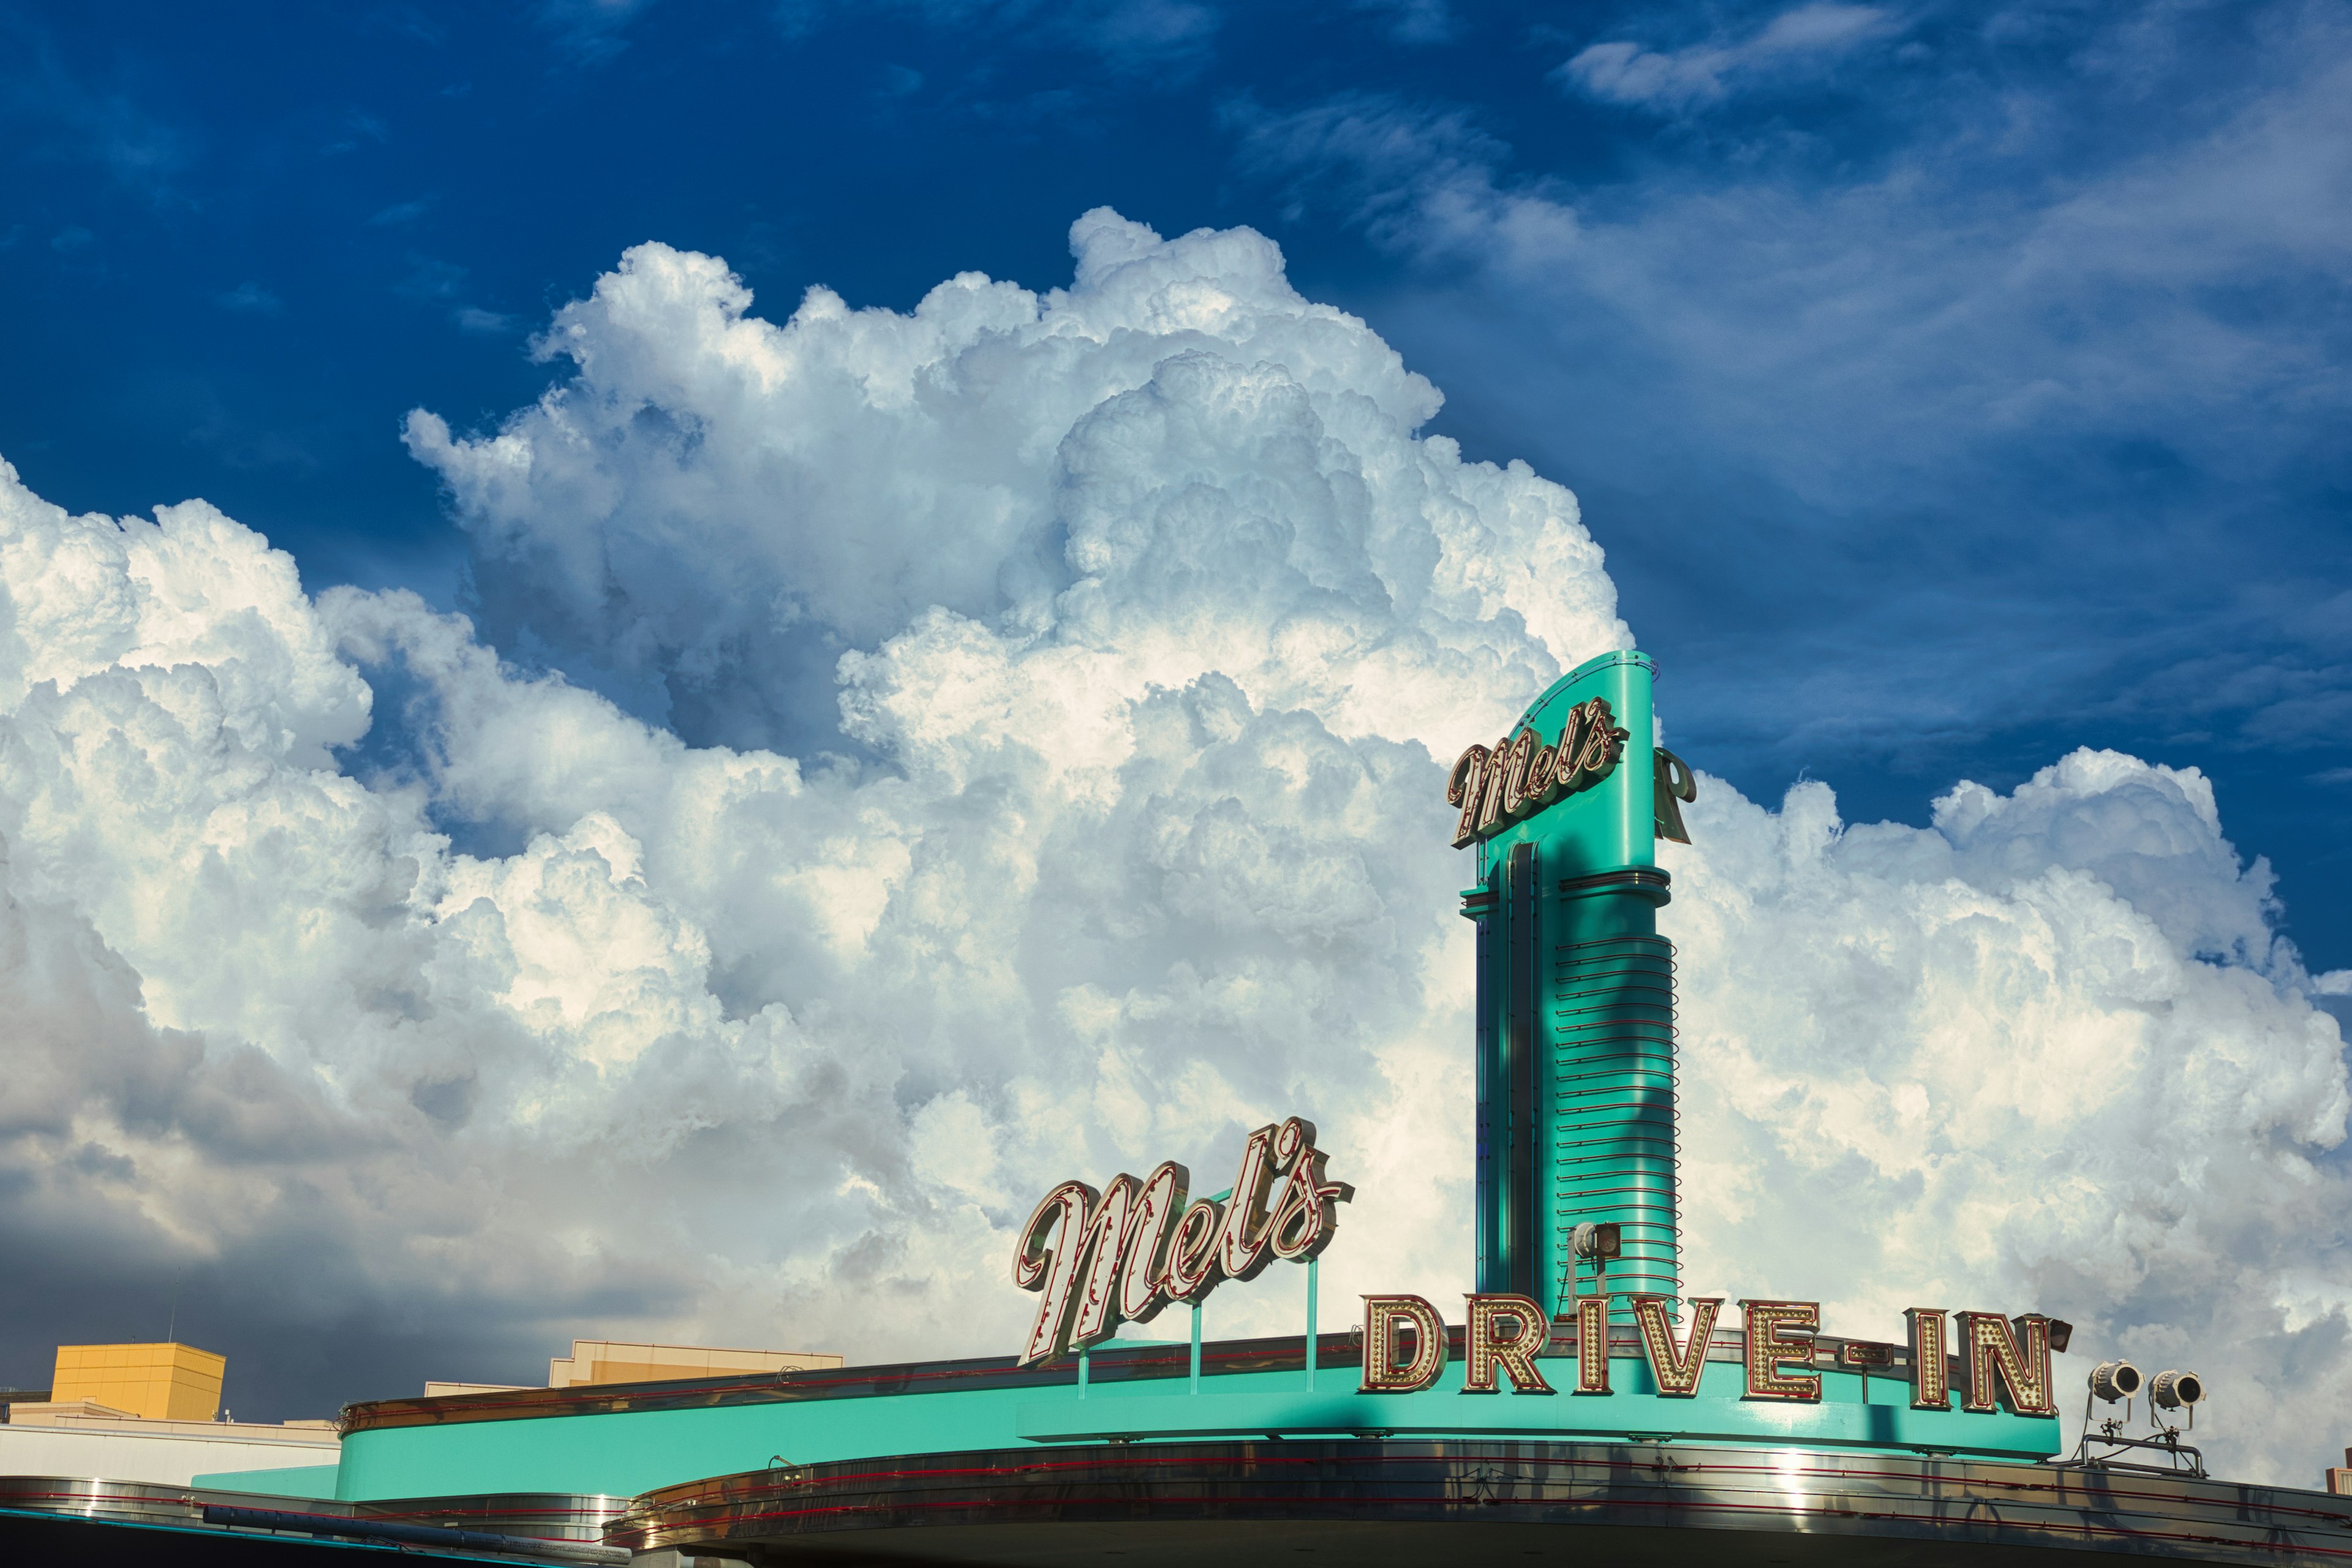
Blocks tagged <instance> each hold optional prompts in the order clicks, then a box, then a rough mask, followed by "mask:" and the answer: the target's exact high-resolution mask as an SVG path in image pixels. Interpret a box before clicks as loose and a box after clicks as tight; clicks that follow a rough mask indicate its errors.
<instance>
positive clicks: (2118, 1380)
mask: <svg viewBox="0 0 2352 1568" xmlns="http://www.w3.org/2000/svg"><path fill="white" fill-rule="evenodd" d="M2141 1382H2142V1379H2141V1377H2140V1375H2139V1368H2137V1367H2136V1366H2134V1365H2132V1363H2129V1362H2127V1361H2103V1362H2101V1363H2099V1364H2098V1365H2097V1366H2095V1367H2094V1368H2092V1369H2091V1392H2092V1393H2093V1394H2096V1395H2097V1396H2098V1397H2100V1398H2101V1399H2104V1400H2105V1401H2106V1402H2107V1403H2108V1404H2110V1405H2113V1404H2114V1403H2115V1402H2116V1400H2118V1399H2129V1398H2130V1397H2131V1396H2132V1395H2133V1394H2137V1393H2138V1392H2139V1388H2140V1384H2141Z"/></svg>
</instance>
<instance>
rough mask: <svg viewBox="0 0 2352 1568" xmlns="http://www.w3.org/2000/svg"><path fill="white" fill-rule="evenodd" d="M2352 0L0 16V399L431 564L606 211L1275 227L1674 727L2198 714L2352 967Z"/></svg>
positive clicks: (2238, 833)
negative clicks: (1542, 477) (1552, 507)
mask: <svg viewBox="0 0 2352 1568" xmlns="http://www.w3.org/2000/svg"><path fill="white" fill-rule="evenodd" d="M2347 40H2352V19H2347V13H2346V12H2345V10H2344V9H2343V8H2342V7H2341V6H2331V5H2220V6H2181V7H2147V8H2140V7H2122V6H2111V5H2047V6H2042V5H2013V6H1943V5H1927V6H1916V7H1903V6H1848V5H1799V6H1794V7H1790V6H1787V5H1745V6H1743V5H1714V6H1706V7H1681V8H1664V9H1660V8H1651V7H1643V6H1588V7H1575V8H1560V9H1557V10H1548V9H1545V8H1541V7H1527V6H1496V5H1448V4H1444V3H1443V0H1430V3H1426V4H1400V5H1382V4H1359V5H1353V6H1348V5H1324V6H1285V5H1255V6H1246V7H1233V8H1226V7H1220V6H1217V5H1210V4H1195V3H1192V0H1138V3H1133V4H1108V5H1055V6H1043V5H1038V6H1030V5H979V4H972V5H957V4H947V3H939V4H929V5H918V4H909V5H898V6H883V5H868V6H856V7H851V6H828V5H765V6H752V5H715V4H682V3H678V0H668V3H660V4H642V5H623V4H611V5H596V4H580V5H559V4H548V5H540V6H535V7H533V6H521V7H478V6H457V5H429V4H428V5H383V6H376V7H366V6H352V7H325V8H312V9H310V10H307V11H301V10H298V11H294V12H289V11H288V10H286V8H284V7H278V6H235V5H228V6H215V7H206V8H202V9H200V10H196V11H191V10H188V9H186V8H182V7H169V6H148V5H110V6H90V7H84V6H39V7H26V6H23V5H13V6H9V7H7V8H5V9H0V42H5V47H0V60H5V64H0V126H5V147H6V149H7V151H6V154H5V164H0V168H5V176H0V178H5V187H0V189H5V213H0V280H5V290H6V293H5V299H6V305H5V312H0V331H4V332H5V339H0V341H5V344H6V357H7V360H8V362H9V365H10V371H11V373H10V374H8V375H7V377H6V378H5V384H0V452H5V454H6V456H7V457H8V458H10V459H11V460H13V461H14V462H16V464H17V465H18V466H19V468H20V469H21V470H22V471H23V473H24V474H25V476H26V480H27V482H28V483H29V484H31V485H32V486H33V488H34V489H37V490H38V491H40V492H41V493H44V494H47V495H48V496H50V497H51V498H53V499H55V500H59V501H60V502H62V503H64V504H66V505H68V506H69V507H71V508H74V509H76V510H81V509H92V508H95V509H104V510H113V511H117V512H122V511H137V510H144V509H145V508H147V507H149V506H151V505H152V504H154V503H156V502H157V501H159V500H177V499H180V498H183V497H185V496H190V495H200V496H203V497H205V498H206V499H208V500H213V501H214V502H215V503H216V504H218V505H220V506H222V507H223V508H224V509H225V510H228V511H229V512H230V513H231V514H232V515H235V516H236V517H238V518H240V519H241V520H244V521H247V522H249V523H250V524H252V525H253V526H255V527H257V528H259V529H261V530H263V531H265V532H267V533H268V536H269V537H270V538H271V539H272V540H273V541H274V542H278V543H279V544H281V545H284V546H286V547H288V548H289V549H291V550H292V551H293V552H295V554H296V556H297V558H298V559H299V562H300V563H301V566H302V571H303V574H304V578H305V581H306V583H307V584H310V585H311V586H313V587H318V586H323V585H325V584H332V583H336V582H355V583H360V584H367V585H383V584H406V585H409V586H412V587H415V588H416V589H417V590H419V591H420V592H422V593H424V594H425V595H426V596H427V597H428V598H430V599H433V600H434V601H435V602H436V603H441V604H445V605H453V604H457V603H461V602H463V600H464V597H465V593H466V590H465V587H464V583H465V578H466V565H465V542H464V539H463V537H462V535H461V534H460V533H459V532H458V531H457V530H456V529H454V528H453V527H452V526H450V524H449V523H448V522H447V521H446V519H445V516H444V513H443V509H442V506H441V504H440V501H439V500H438V498H437V496H436V479H435V476H434V475H432V474H431V473H429V472H428V471H426V470H425V468H421V467H419V466H418V465H417V464H415V463H414V462H412V461H411V460H410V459H409V458H408V457H407V456H406V454H405V453H404V451H403V449H402V447H401V445H400V442H399V440H398V438H397V431H398V425H399V421H400V418H401V416H402V415H403V414H404V411H405V410H406V409H408V408H410V407H412V406H415V405H425V406H429V407H432V408H436V409H438V410H441V411H444V412H445V413H446V414H447V415H449V416H451V417H452V418H453V419H454V420H457V422H459V423H460V424H463V423H464V422H465V421H466V420H467V418H468V417H471V418H475V419H479V420H485V421H487V420H491V419H494V418H496V417H497V416H501V415H503V414H504V413H505V412H506V411H507V410H509V409H510V408H513V407H515V406H518V405H521V404H523V403H526V402H528V401H529V400H530V398H531V397H532V396H533V395H536V394H537V392H538V391H539V390H540V389H541V387H542V386H543V385H545V384H547V383H548V382H549V380H550V379H551V373H550V372H549V371H548V369H547V368H546V367H544V366H542V365H539V364H534V363H532V362H531V361H530V357H529V355H528V353H527V344H528V342H529V341H530V335H531V333H532V332H534V331H537V330H539V329H540V328H541V327H542V326H543V325H544V323H545V321H546V319H547V317H548V314H549V312H550V310H551V309H552V308H553V307H554V306H556V305H558V304H560V303H561V302H562V301H563V300H566V299H569V298H572V297H574V296H576V295H577V294H579V293H580V292H582V291H583V290H584V289H585V288H586V287H587V286H588V284H589V283H590V282H591V281H592V280H593V278H594V276H595V275H596V274H597V272H598V271H599V270H600V269H601V268H604V267H606V266H609V265H610V264H611V262H612V260H613V259H614V258H615V257H616V256H617V255H618V253H619V252H620V251H621V249H623V248H624V247H626V246H627V245H630V244H633V243H635V242H637V241H639V240H643V239H647V238H659V239H662V240H665V241H667V242H668V243H671V244H673V245H677V246H679V247H693V248H698V249H703V250H707V251H709V252H711V253H713V254H717V255H720V256H723V257H724V258H726V259H727V260H728V262H729V263H730V265H731V266H732V267H734V268H736V269H737V270H738V271H739V272H740V275H741V276H742V277H743V278H744V279H746V281H747V282H749V283H750V284H751V287H752V288H753V289H755V290H756V291H757V292H758V294H759V296H760V298H761V308H762V309H763V310H775V311H781V310H785V309H787V308H788V307H789V305H790V303H791V302H792V301H793V300H795V299H796V298H797V297H798V295H799V293H800V291H801V290H802V289H803V288H805V287H806V286H807V285H809V284H811V283H814V282H824V283H827V284H830V285H832V286H833V287H835V288H836V289H839V290H840V291H841V292H842V293H843V294H844V295H845V296H846V297H847V298H848V299H849V300H851V302H852V303H854V304H884V305H892V306H899V307H903V306H906V305H908V304H910V303H911V302H912V301H913V300H914V299H916V298H917V297H919V294H920V293H921V291H922V290H923V289H927V288H928V287H929V285H930V284H931V283H932V282H934V281H936V280H937V279H940V278H941V277H944V276H947V275H949V274H950V273H951V272H954V271H958V270H962V269H967V268H976V269H980V270H982V271H985V272H988V273H990V274H992V275H993V276H997V277H1003V278H1011V279H1016V280H1020V281H1023V282H1024V283H1027V284H1029V285H1031V286H1032V287H1045V286H1048V285H1051V284H1054V283H1056V282H1059V281H1061V280H1063V279H1066V277H1067V274H1068V265H1069V264H1068V259H1067V256H1066V246H1065V230H1066V226H1067V224H1068V222H1069V220H1070V219H1071V218H1072V217H1073V216H1076V214H1077V213H1078V212H1080V211H1082V210H1085V209H1087V208H1088V207H1091V206H1094V205H1103V204H1108V205H1113V206H1116V207H1117V208H1118V210H1120V211H1121V212H1122V213H1124V214H1126V215H1128V216H1130V217H1134V218H1136V219H1137V220H1139V221H1143V222H1148V223H1150V224H1151V225H1152V226H1155V227H1157V228H1158V229H1160V231H1161V232H1163V233H1171V234H1172V233H1179V232H1182V231H1184V230H1186V229H1189V228H1192V227H1194V226H1202V225H1214V226H1231V225H1235V224H1247V225H1251V226H1255V227H1257V228H1259V229H1261V230H1263V231H1264V232H1265V233H1266V234H1268V235H1270V236H1272V237H1275V238H1276V239H1277V240H1278V241H1279V242H1280V243H1281V244H1282V246H1283V247H1284V248H1285V251H1286V255H1287V256H1288V258H1289V262H1290V267H1291V271H1292V276H1293V278H1294V279H1295V280H1296V281H1297V283H1298V285H1299V286H1300V287H1301V288H1302V289H1304V290H1305V291H1306V292H1307V293H1308V294H1309V295H1310V297H1315V298H1321V299H1328V300H1333V301H1335V302H1338V303H1340V304H1343V305H1345V306H1347V307H1348V308H1349V309H1352V310H1356V311H1358V312H1360V313H1361V314H1362V315H1364V316H1365V317H1367V318H1368V319H1369V320H1370V322H1371V323H1372V325H1373V326H1374V328H1375V329H1376V330H1378V331H1381V333H1382V334H1383V335H1384V336H1385V337H1386V338H1387V339H1388V340H1389V341H1390V342H1392V343H1394V344H1395V345H1397V346H1398V347H1399V348H1400V349H1401V350H1402V352H1403V353H1404V354H1405V355H1406V357H1407V360H1408V362H1409V363H1412V365H1413V366H1414V367H1415V368H1417V369H1419V370H1421V371H1423V373H1424V374H1428V375H1429V376H1431V377H1432V378H1433V380H1434V381H1435V382H1436V383H1437V384H1438V385H1439V386H1440V387H1441V388H1442V389H1444V392H1445V394H1446V396H1447V405H1446V407H1445V409H1444V412H1443V413H1442V414H1441V415H1440V416H1438V418H1437V420H1436V421H1435V423H1434V426H1433V428H1435V429H1437V430H1440V431H1443V432H1445V433H1447V434H1450V435H1453V436H1454V437H1457V438H1458V439H1460V440H1461V441H1462V442H1463V444H1464V447H1465V450H1467V451H1468V452H1469V453H1470V454H1472V455H1474V456H1479V457H1488V458H1510V457H1524V458H1527V459H1528V460H1529V461H1530V462H1531V463H1533V464H1534V465H1535V466H1536V468H1538V470H1539V471H1541V472H1543V473H1545V474H1547V475H1549V476H1551V477H1554V478H1557V479H1560V480H1561V481H1563V482H1565V483H1567V484H1569V485H1570V487H1571V488H1573V489H1576V491H1577V492H1578V494H1579V495H1580V498H1581V499H1582V500H1583V503H1584V507H1585V511H1586V516H1587V519H1588V521H1590V523H1591V526H1592V528H1593V530H1594V531H1595V533H1596V535H1597V537H1598V538H1599V539H1600V541H1601V543H1602V544H1603V545H1604V547H1606V548H1607V550H1608V551H1609V552H1610V562H1611V569H1612V575H1613V576H1614V577H1615V578H1616V580H1617V582H1618V584H1620V587H1621V589H1622V593H1623V595H1624V609H1625V614H1626V616H1627V619H1628V620H1629V621H1630V623H1631V624H1632V625H1633V626H1634V628H1635V630H1636V633H1637V635H1638V636H1639V637H1641V639H1642V640H1643V643H1644V644H1645V645H1646V646H1648V647H1651V648H1653V649H1654V651H1656V652H1657V653H1658V655H1659V656H1660V657H1661V658H1663V659H1664V661H1665V664H1666V668H1667V669H1668V671H1669V680H1670V685H1669V688H1668V691H1669V700H1670V701H1671V703H1672V706H1671V707H1670V708H1669V709H1668V710H1667V711H1668V713H1669V719H1670V722H1671V724H1672V725H1673V729H1674V735H1675V740H1676V742H1678V743H1679V744H1681V745H1682V746H1683V747H1684V748H1685V750H1687V751H1688V752H1690V753H1691V754H1692V755H1693V756H1694V757H1695V758H1697V759H1699V760H1701V762H1702V763H1703V765H1706V766H1708V767H1711V768H1713V769H1715V770H1717V771H1718V772H1720V773H1724V774H1726V775H1727V776H1729V777H1731V778H1733V779H1734V780H1736V781H1737V782H1738V783H1739V784H1741V785H1742V787H1743V788H1746V789H1748V790H1749V791H1750V792H1751V793H1753V792H1759V791H1761V792H1767V793H1771V792H1776V791H1777V789H1778V788H1780V787H1781V786H1783V785H1785V784H1786V783H1787V782H1789V781H1790V780H1791V779H1794V778H1796V777H1799V776H1801V775H1810V776H1812V777H1817V778H1822V779H1826V780H1829V781H1831V782H1832V783H1833V784H1834V785H1835V786H1836V787H1837V789H1838V790H1839V792H1840V795H1841V799H1842V801H1843V803H1844V805H1845V806H1846V809H1847V811H1848V814H1849V815H1850V816H1855V817H1872V816H1894V817H1897V818H1901V819H1906V820H1911V821H1920V820H1924V814H1925V812H1926V808H1927V801H1928V799H1929V798H1930V797H1931V796H1933V795H1936V794H1937V793H1939V792H1941V791H1942V790H1943V789H1945V788H1946V787H1948V785H1949V784H1951V783H1952V782H1953V781H1954V780H1955V779H1957V778H1958V777H1962V776H1969V777H1974V778H1977V779H1979V780H1981V781H1984V782H1987V783H1990V784H1996V785H2007V784H2011V783H2013V782H2015V781H2016V780H2017V779H2019V778H2020V777H2021V776H2023V775H2024V774H2025V773H2030V772H2031V771H2032V770H2033V769H2034V768H2036V767H2039V766H2042V765H2043V764H2045V763H2048V762H2050V761H2051V760H2053V758H2054V757H2055V756H2056V755H2057V754H2059V753H2060V752H2063V750H2065V749H2067V748H2069V747H2071V746H2073V745H2076V744H2093V745H2103V746H2114V747H2116V748H2119V749H2122V750H2126V751H2131V752H2136V753H2139V754H2144V755H2147V756H2148V757H2150V758H2152V759H2158V760H2163V761H2167V762H2170V763H2176V764H2194V765H2196V766H2198V767H2200V768H2202V769H2204V770H2205V771H2206V772H2207V773H2210V774H2211V775H2212V776H2213V777H2214V778H2215V779H2216V781H2217V782H2218V784H2219V786H2220V789H2221V803H2222V807H2223V812H2224V817H2225V821H2226V822H2227V823H2228V825H2229V828H2230V831H2231V834H2232V836H2233V838H2234V841H2235V842H2236V843H2237V844H2238V845H2239V846H2240V847H2241V848H2242V849H2243V850H2244V851H2245V852H2246V853H2247V854H2248V855H2249V856H2250V857H2251V856H2252V855H2256V854H2260V855H2266V856H2268V857H2269V858H2271V860H2272V862H2273V866H2274V867H2275V868H2276V869H2277V871H2278V874H2279V878H2280V881H2279V888H2280V891H2281V894H2282V896H2283V897H2284V899H2285V900H2286V904H2287V911H2286V921H2287V924H2286V929H2287V930H2288V931H2289V932H2290V934H2291V935H2293V936H2294V938H2295V939H2296V940H2297V941H2298V942H2300V943H2301V944H2302V945H2303V946H2304V947H2305V949H2306V952H2307V953H2308V955H2309V956H2310V957H2311V959H2312V960H2313V961H2314V966H2315V968H2323V969H2324V968H2327V967H2331V966H2340V965H2343V964H2345V963H2352V910H2347V900H2345V899H2344V898H2343V897H2342V895H2341V892H2340V889H2341V886H2342V884H2343V880H2344V878H2345V875H2346V873H2347V869H2352V859H2347V855H2352V827H2347V825H2346V824H2347V817H2346V811H2345V807H2346V805H2347V802H2352V744H2347V739H2346V730H2347V719H2352V663H2347V658H2352V599H2347V597H2346V596H2345V595H2346V593H2347V584H2352V530H2347V526H2346V522H2347V516H2346V513H2347V482H2352V472H2347V456H2346V443H2345V440H2344V433H2345V428H2346V424H2345V419H2346V413H2347V383H2346V371H2345V365H2346V321H2347V306H2346V292H2345V289H2346V260H2347V237H2352V236H2348V235H2347V229H2352V217H2347V210H2352V204H2347V200H2346V197H2347V189H2346V181H2347V163H2346V160H2347V130H2346V125H2345V116H2344V115H2343V114H2342V113H2341V111H2340V105H2341V102H2342V101H2343V95H2344V92H2345V90H2346V85H2347V76H2346V71H2347V59H2352V42H2347Z"/></svg>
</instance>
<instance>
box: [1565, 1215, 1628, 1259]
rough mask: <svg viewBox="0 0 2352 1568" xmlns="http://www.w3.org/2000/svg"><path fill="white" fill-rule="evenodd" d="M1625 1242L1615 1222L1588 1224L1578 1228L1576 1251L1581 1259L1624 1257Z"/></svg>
mask: <svg viewBox="0 0 2352 1568" xmlns="http://www.w3.org/2000/svg"><path fill="white" fill-rule="evenodd" d="M1623 1247H1624V1241H1623V1239H1622V1232H1621V1231H1620V1230H1619V1228H1618V1226H1617V1225H1616V1224H1615V1222H1613V1221H1612V1222H1609V1223H1607V1224H1602V1225H1593V1224H1591V1223H1589V1222H1588V1223H1586V1224H1584V1225H1580V1226H1577V1227H1576V1242H1575V1251H1576V1255H1577V1256H1578V1257H1579V1258H1618V1257H1622V1256H1623Z"/></svg>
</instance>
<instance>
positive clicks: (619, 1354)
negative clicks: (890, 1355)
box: [547, 1340, 841, 1388]
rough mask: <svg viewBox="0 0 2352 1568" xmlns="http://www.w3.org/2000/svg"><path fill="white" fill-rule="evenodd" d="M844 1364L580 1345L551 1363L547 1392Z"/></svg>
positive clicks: (823, 1358) (618, 1343)
mask: <svg viewBox="0 0 2352 1568" xmlns="http://www.w3.org/2000/svg"><path fill="white" fill-rule="evenodd" d="M840 1364H841V1358H840V1357H839V1356H837V1355H824V1354H822V1353H819V1352H813V1351H740V1350H724V1349H720V1348H719V1347H717V1346H714V1345H656V1344H642V1343H636V1342H629V1341H622V1340H574V1341H572V1353H571V1354H570V1355H568V1356H557V1357H556V1358H555V1359H553V1360H552V1361H551V1362H549V1363H547V1386H548V1387H550V1388H580V1387H584V1386H588V1385H591V1384H606V1383H666V1382H668V1381H670V1380H671V1379H673V1378H681V1377H748V1376H751V1375H752V1374H754V1373H763V1372H818V1371H823V1370H824V1369H826V1368H829V1367H836V1366H839V1365H840Z"/></svg>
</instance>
